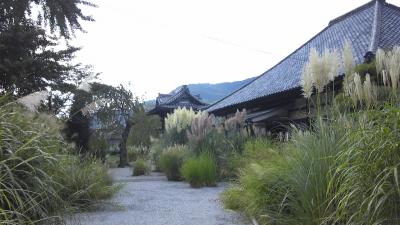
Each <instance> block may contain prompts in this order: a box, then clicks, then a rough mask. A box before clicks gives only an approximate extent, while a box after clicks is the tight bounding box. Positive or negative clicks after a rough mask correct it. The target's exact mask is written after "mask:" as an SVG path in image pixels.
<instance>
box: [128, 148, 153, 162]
mask: <svg viewBox="0 0 400 225" xmlns="http://www.w3.org/2000/svg"><path fill="white" fill-rule="evenodd" d="M149 157H150V148H149V147H147V146H129V147H128V160H129V162H134V161H136V160H137V159H148V158H149Z"/></svg>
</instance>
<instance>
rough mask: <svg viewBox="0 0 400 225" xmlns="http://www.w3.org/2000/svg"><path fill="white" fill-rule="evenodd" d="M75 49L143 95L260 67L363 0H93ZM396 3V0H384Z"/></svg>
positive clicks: (111, 80)
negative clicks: (88, 19) (90, 16)
mask: <svg viewBox="0 0 400 225" xmlns="http://www.w3.org/2000/svg"><path fill="white" fill-rule="evenodd" d="M95 2H96V3H97V4H98V5H99V8H96V9H86V10H85V12H86V13H87V14H91V15H93V17H94V18H95V19H96V22H93V23H85V24H84V28H85V29H86V31H87V33H85V34H78V35H77V38H76V40H75V41H74V44H75V45H78V46H81V47H83V49H82V51H81V52H79V53H78V55H77V57H78V60H79V61H80V62H83V63H85V64H92V65H93V66H94V68H95V71H96V72H101V73H102V75H101V79H102V81H103V82H104V83H108V84H112V85H118V84H120V83H123V84H127V83H128V82H130V83H131V85H132V90H133V91H134V92H135V94H137V95H139V96H144V97H145V99H153V98H155V97H156V96H157V94H158V93H168V92H169V91H171V90H173V89H174V88H176V87H177V86H179V85H182V84H189V83H219V82H227V81H236V80H243V79H245V78H249V77H253V76H257V75H260V74H261V73H263V72H265V71H266V70H268V69H269V68H270V67H271V66H273V65H274V64H276V63H277V62H278V61H280V60H281V59H282V58H284V57H285V56H286V55H288V54H290V53H291V52H293V51H294V50H295V49H297V48H298V47H300V45H302V44H303V43H304V42H306V41H308V40H309V39H310V38H311V37H313V36H314V35H315V34H317V33H318V32H319V31H321V30H322V29H323V28H325V27H326V26H327V25H328V23H329V21H330V20H332V19H334V18H336V17H338V16H340V15H342V14H344V13H346V12H348V11H351V10H352V9H354V8H356V7H358V6H360V5H362V4H365V3H366V2H368V0H300V1H298V0H279V1H277V0H276V1H273V0H196V1H195V0H96V1H95ZM388 2H390V3H392V4H395V5H398V6H400V0H388Z"/></svg>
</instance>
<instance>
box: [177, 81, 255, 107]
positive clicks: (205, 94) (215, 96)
mask: <svg viewBox="0 0 400 225" xmlns="http://www.w3.org/2000/svg"><path fill="white" fill-rule="evenodd" d="M254 79H255V77H252V78H248V79H246V80H242V81H234V82H224V83H217V84H209V83H202V84H188V85H187V86H188V87H189V90H190V93H192V94H193V95H200V97H201V98H202V101H204V102H206V103H209V104H211V103H214V102H216V101H218V100H220V99H222V98H224V97H225V96H227V95H229V94H230V93H232V92H234V91H236V90H238V89H239V88H241V87H243V86H244V85H246V84H248V83H249V82H251V81H253V80H254ZM179 88H180V86H179V87H177V88H176V89H175V90H177V89H179ZM175 90H174V91H175Z"/></svg>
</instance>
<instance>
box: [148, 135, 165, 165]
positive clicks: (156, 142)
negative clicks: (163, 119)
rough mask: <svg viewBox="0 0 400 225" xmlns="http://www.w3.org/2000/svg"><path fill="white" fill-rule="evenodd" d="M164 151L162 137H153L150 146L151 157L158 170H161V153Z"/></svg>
mask: <svg viewBox="0 0 400 225" xmlns="http://www.w3.org/2000/svg"><path fill="white" fill-rule="evenodd" d="M162 152H163V144H162V142H161V140H160V139H153V140H152V145H151V148H150V157H151V160H152V161H153V163H154V165H155V170H156V171H161V163H160V159H161V154H162Z"/></svg>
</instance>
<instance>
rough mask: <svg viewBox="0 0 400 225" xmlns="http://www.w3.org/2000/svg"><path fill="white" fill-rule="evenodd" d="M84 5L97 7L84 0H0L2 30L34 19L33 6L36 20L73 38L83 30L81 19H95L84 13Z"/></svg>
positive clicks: (65, 36)
mask: <svg viewBox="0 0 400 225" xmlns="http://www.w3.org/2000/svg"><path fill="white" fill-rule="evenodd" d="M82 5H86V6H91V7H96V5H95V4H93V3H91V2H90V1H84V0H2V1H0V30H4V28H6V27H7V26H8V25H10V24H12V25H18V24H21V23H24V21H26V20H33V13H32V7H33V6H35V12H36V13H37V14H38V15H37V17H36V18H35V19H34V21H35V22H36V23H37V24H39V25H43V26H44V27H49V28H50V30H51V31H52V32H53V33H54V32H56V31H59V33H60V35H61V36H63V37H64V38H66V39H70V38H71V34H73V33H74V32H75V30H79V31H82V30H83V29H82V26H81V23H80V22H81V21H94V19H93V18H92V17H91V16H87V15H84V14H83V12H82V9H81V6H82Z"/></svg>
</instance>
